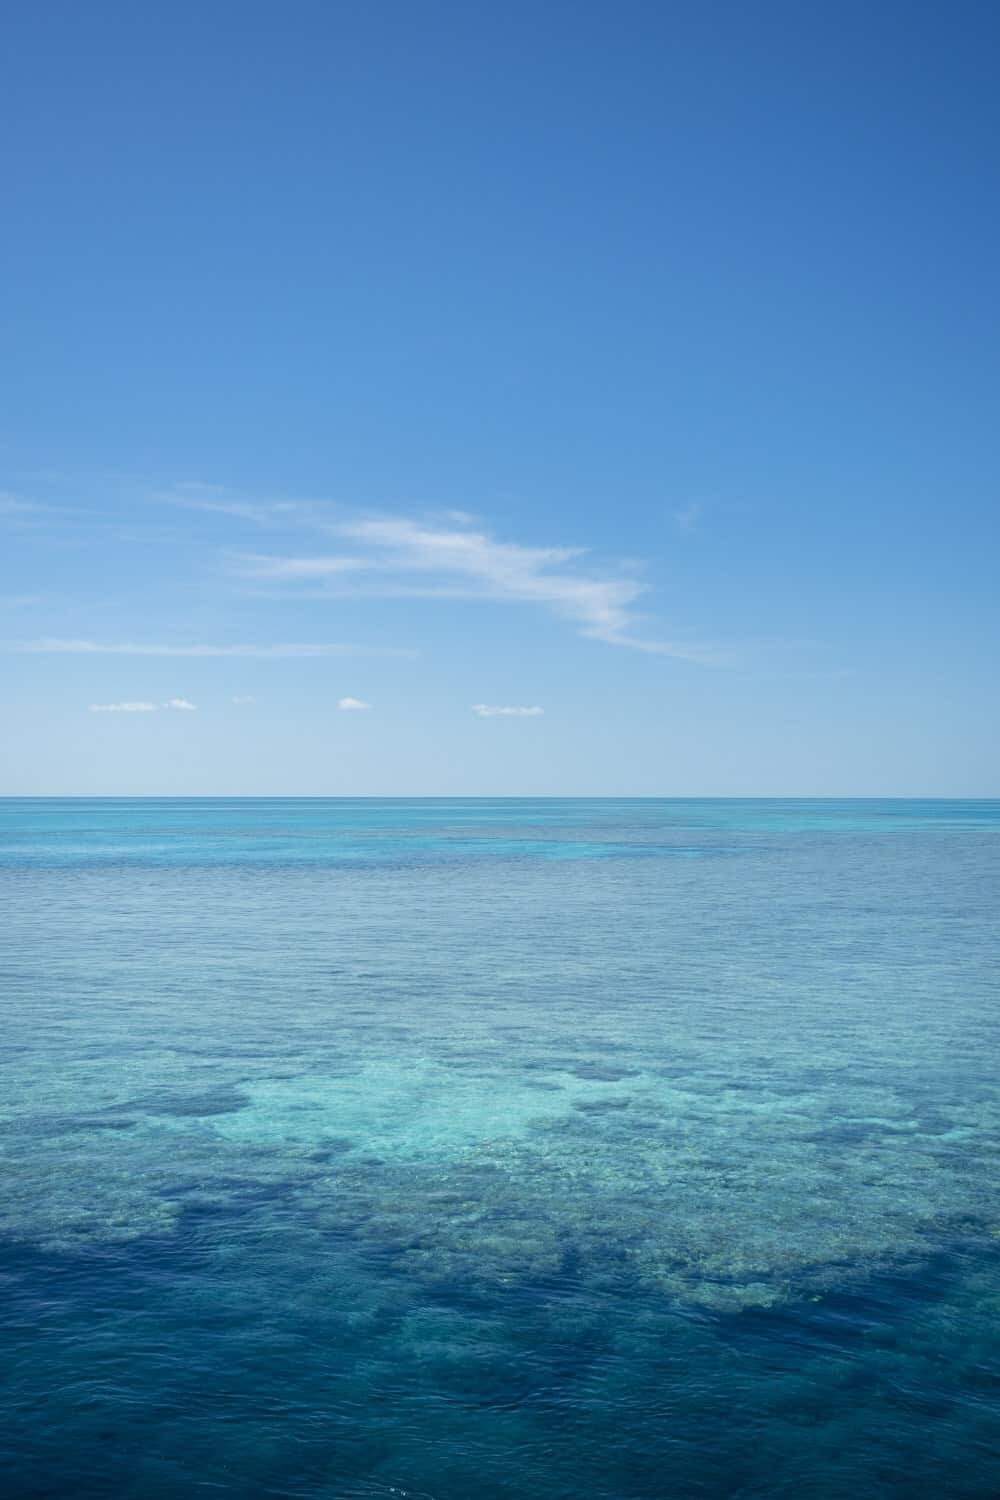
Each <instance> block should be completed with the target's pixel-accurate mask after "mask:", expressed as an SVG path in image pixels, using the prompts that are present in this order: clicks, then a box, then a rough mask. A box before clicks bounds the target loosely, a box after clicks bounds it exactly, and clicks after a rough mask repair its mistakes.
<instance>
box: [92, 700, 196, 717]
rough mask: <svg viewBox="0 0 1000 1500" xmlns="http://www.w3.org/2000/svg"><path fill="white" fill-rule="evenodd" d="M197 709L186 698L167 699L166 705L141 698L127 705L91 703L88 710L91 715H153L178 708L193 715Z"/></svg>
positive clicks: (194, 704)
mask: <svg viewBox="0 0 1000 1500" xmlns="http://www.w3.org/2000/svg"><path fill="white" fill-rule="evenodd" d="M197 707H198V705H197V703H192V702H190V700H189V699H187V698H168V699H167V701H166V703H150V702H149V700H148V699H145V698H141V699H138V700H136V699H133V700H132V701H130V702H127V703H91V704H90V705H89V710H90V712H91V713H92V714H155V713H159V711H160V709H161V708H178V709H183V710H184V711H185V712H188V713H193V712H194V711H195V709H197Z"/></svg>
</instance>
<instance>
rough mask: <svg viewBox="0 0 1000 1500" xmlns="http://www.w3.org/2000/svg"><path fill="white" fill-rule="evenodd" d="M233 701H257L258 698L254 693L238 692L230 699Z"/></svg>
mask: <svg viewBox="0 0 1000 1500" xmlns="http://www.w3.org/2000/svg"><path fill="white" fill-rule="evenodd" d="M229 701H230V702H231V703H241V704H242V703H256V702H257V699H256V698H255V697H254V696H253V694H252V693H237V694H236V695H235V696H234V697H232V698H231V699H230V700H229Z"/></svg>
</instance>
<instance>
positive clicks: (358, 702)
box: [337, 698, 371, 710]
mask: <svg viewBox="0 0 1000 1500" xmlns="http://www.w3.org/2000/svg"><path fill="white" fill-rule="evenodd" d="M337 707H338V708H343V709H347V710H354V709H359V708H371V704H370V703H366V702H365V701H364V699H363V698H338V699H337Z"/></svg>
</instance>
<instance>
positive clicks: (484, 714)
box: [472, 703, 545, 719]
mask: <svg viewBox="0 0 1000 1500" xmlns="http://www.w3.org/2000/svg"><path fill="white" fill-rule="evenodd" d="M472 712H473V713H474V714H478V716H479V718H481V719H537V717H538V715H539V714H543V713H544V712H545V710H544V708H538V707H537V706H536V707H534V708H514V707H506V706H504V707H501V706H500V705H497V704H492V703H474V704H473V705H472Z"/></svg>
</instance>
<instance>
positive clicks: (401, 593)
mask: <svg viewBox="0 0 1000 1500" xmlns="http://www.w3.org/2000/svg"><path fill="white" fill-rule="evenodd" d="M326 529H327V530H328V531H329V532H330V533H331V534H332V535H335V536H337V537H339V538H341V539H343V540H344V541H347V542H348V543H352V544H354V545H355V546H357V547H359V548H360V549H362V550H360V551H358V552H348V553H337V554H333V555H329V556H319V557H263V556H260V555H258V554H253V555H250V556H248V557H244V558H243V559H241V561H240V565H239V569H238V570H239V571H240V572H241V573H242V574H243V576H246V577H251V578H260V579H267V580H270V581H271V582H276V583H280V582H285V583H294V582H296V581H302V582H313V583H315V582H316V581H317V580H321V579H326V580H327V581H328V582H330V583H331V585H333V587H332V589H331V592H333V593H336V594H338V596H342V595H343V594H345V593H346V594H347V595H349V596H356V595H357V594H361V595H367V596H368V597H425V598H455V597H468V598H476V599H486V600H495V601H498V602H502V603H516V604H536V605H542V606H544V607H546V608H548V609H549V610H551V611H552V612H553V613H554V614H556V615H558V616H559V617H560V618H562V619H565V620H568V621H569V622H570V623H572V624H573V625H575V626H576V628H577V629H578V631H579V632H580V634H581V635H583V636H586V637H588V638H589V639H591V640H598V641H603V642H605V643H606V644H608V645H613V646H628V647H630V648H631V649H633V650H635V651H644V652H647V653H650V654H652V655H657V656H673V657H678V658H680V659H682V660H686V661H694V662H711V661H716V660H717V659H718V653H717V652H716V651H715V650H714V649H712V648H710V647H707V646H703V645H698V644H692V643H687V642H683V641H671V640H658V639H655V638H649V637H647V636H645V635H644V634H642V633H639V631H638V629H637V626H638V617H637V615H636V613H635V610H634V606H635V604H636V602H637V600H638V599H639V598H640V597H641V596H642V595H643V594H644V593H646V592H647V585H646V584H644V583H642V582H641V581H639V580H638V579H636V578H629V577H623V576H613V575H612V576H598V575H596V574H593V573H582V572H577V571H574V567H573V565H574V564H576V562H577V560H578V559H579V558H580V557H581V556H582V555H583V551H584V549H582V548H579V547H524V546H521V545H520V544H519V543H515V542H500V541H497V540H496V539H495V538H494V537H492V536H491V535H490V534H489V533H487V532H484V531H475V530H470V529H467V528H465V527H461V528H455V527H449V528H441V527H435V526H431V525H428V524H419V523H417V522H415V521H411V520H408V519H406V518H403V517H395V518H388V519H382V520H361V521H352V522H344V523H340V524H338V525H335V526H330V527H327V528H326ZM414 573H423V574H427V575H431V576H432V577H435V578H436V579H437V582H435V583H431V584H428V585H417V586H413V585H411V584H409V583H408V582H407V581H406V579H407V575H410V574H414ZM359 574H360V575H365V574H367V575H369V576H368V579H364V580H363V581H362V582H361V583H360V587H359V588H357V589H355V588H354V587H352V586H351V585H350V584H349V585H348V588H347V589H346V590H341V589H338V588H337V587H336V585H337V583H338V581H339V580H340V579H342V578H347V579H350V578H351V577H352V575H359ZM456 578H457V579H460V580H462V581H463V582H462V584H461V585H460V586H459V588H458V589H457V590H456V586H455V582H454V580H455V579H456Z"/></svg>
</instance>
